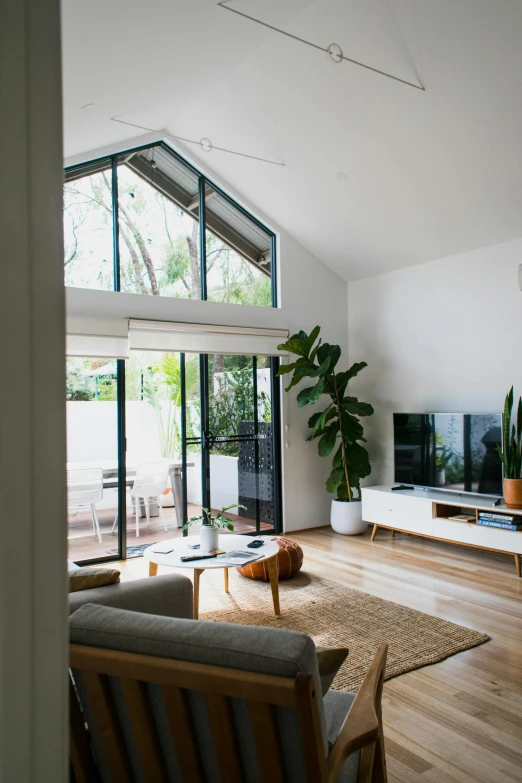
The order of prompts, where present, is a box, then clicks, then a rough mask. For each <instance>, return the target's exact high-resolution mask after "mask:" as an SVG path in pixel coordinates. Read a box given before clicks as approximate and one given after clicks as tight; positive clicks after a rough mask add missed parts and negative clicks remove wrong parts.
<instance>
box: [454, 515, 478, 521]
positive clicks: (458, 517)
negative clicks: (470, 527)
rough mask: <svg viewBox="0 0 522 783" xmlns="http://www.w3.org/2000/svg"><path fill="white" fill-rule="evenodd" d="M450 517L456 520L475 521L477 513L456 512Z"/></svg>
mask: <svg viewBox="0 0 522 783" xmlns="http://www.w3.org/2000/svg"><path fill="white" fill-rule="evenodd" d="M448 519H452V520H453V521H454V522H475V514H455V515H454V516H452V517H448Z"/></svg>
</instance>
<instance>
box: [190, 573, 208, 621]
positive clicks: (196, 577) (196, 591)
mask: <svg viewBox="0 0 522 783" xmlns="http://www.w3.org/2000/svg"><path fill="white" fill-rule="evenodd" d="M204 570H205V569H204V568H195V569H194V604H193V610H192V614H193V617H194V620H198V619H199V578H200V576H201V574H202V573H203V571H204Z"/></svg>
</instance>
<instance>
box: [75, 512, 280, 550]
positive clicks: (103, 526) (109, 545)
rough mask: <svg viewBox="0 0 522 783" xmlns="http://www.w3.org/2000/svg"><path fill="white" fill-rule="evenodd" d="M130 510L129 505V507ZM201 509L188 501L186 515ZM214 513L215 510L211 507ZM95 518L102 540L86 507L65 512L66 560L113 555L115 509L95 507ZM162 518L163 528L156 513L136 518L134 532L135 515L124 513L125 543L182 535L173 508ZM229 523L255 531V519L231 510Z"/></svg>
mask: <svg viewBox="0 0 522 783" xmlns="http://www.w3.org/2000/svg"><path fill="white" fill-rule="evenodd" d="M129 512H130V509H129ZM200 513H201V508H200V507H199V506H196V505H192V504H190V503H189V505H188V509H187V516H188V517H189V518H190V517H193V516H197V515H198V514H200ZM213 513H215V510H213ZM97 515H98V519H99V521H100V531H101V536H102V543H101V544H100V542H99V541H98V538H97V536H96V535H95V534H94V533H93V529H92V521H91V514H90V511H83V510H82V511H78V512H73V513H69V520H68V540H69V554H68V557H69V559H70V560H74V561H75V562H76V561H81V560H94V559H98V558H103V557H107V556H109V555H116V554H117V551H110V550H117V547H118V530H117V529H116V530H115V531H114V533H112V532H111V529H112V525H113V522H114V517H115V515H116V509H113V508H107V509H99V510H98V511H97ZM163 515H164V521H165V522H166V523H167V532H165V529H164V527H163V521H162V520H161V518H160V517H151V520H150V523H149V525H148V526H147V524H146V519H145V518H140V535H139V538H138V537H137V536H136V517H135V516H134V514H131V513H128V517H127V546H128V547H131V546H136V545H140V544H146V545H151V544H155V543H157V542H159V541H166V540H167V539H169V538H178V537H179V536H181V535H182V532H181V528H180V527H178V526H177V520H176V510H175V509H174V508H164V509H163ZM227 516H228V517H230V519H231V521H232V523H233V525H234V533H240V534H241V533H244V534H247V535H256V523H255V520H250V519H247V518H245V517H239V516H236V515H235V514H228V513H227ZM271 530H272V528H271V526H270V525H268V524H266V523H265V522H261V531H260V532H261V533H264V532H268V531H271ZM198 531H199V525H194V526H193V527H192V528H191V530H190V534H192V535H194V534H197V533H198Z"/></svg>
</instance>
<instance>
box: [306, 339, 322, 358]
mask: <svg viewBox="0 0 522 783" xmlns="http://www.w3.org/2000/svg"><path fill="white" fill-rule="evenodd" d="M321 343H322V340H321V339H320V338H319V342H318V343H317V345H316V346H315V348H314V349H313V351H312V353H311V354H310V357H309V358H310V361H311V362H315V357H316V356H317V352H318V350H319V348H320V347H321Z"/></svg>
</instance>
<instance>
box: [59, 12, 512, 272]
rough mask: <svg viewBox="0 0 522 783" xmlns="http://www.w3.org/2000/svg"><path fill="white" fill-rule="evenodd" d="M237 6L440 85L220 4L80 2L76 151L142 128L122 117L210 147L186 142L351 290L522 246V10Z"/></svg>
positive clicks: (66, 60)
mask: <svg viewBox="0 0 522 783" xmlns="http://www.w3.org/2000/svg"><path fill="white" fill-rule="evenodd" d="M228 5H229V6H230V8H233V9H236V10H238V11H241V12H242V13H244V14H247V15H249V16H253V17H256V18H257V19H261V20H263V21H264V22H266V23H267V24H270V25H272V26H274V27H277V28H280V29H283V30H285V31H287V32H288V33H290V34H292V35H295V36H298V37H300V38H303V39H305V40H308V41H310V42H311V43H314V44H316V45H318V46H320V47H323V48H326V47H328V45H329V44H331V43H333V42H335V43H337V44H338V45H339V46H340V47H341V48H342V50H343V52H344V55H345V56H346V57H349V58H351V59H354V60H358V61H360V62H363V63H365V64H367V65H369V66H371V67H373V68H376V69H379V70H383V71H386V72H388V73H390V74H392V75H394V76H397V77H399V78H401V79H404V80H407V81H410V82H412V83H415V84H422V85H424V87H425V92H423V91H422V90H418V89H415V88H413V87H410V86H407V85H405V84H402V83H401V82H398V81H395V80H391V79H388V78H386V77H384V76H382V75H379V74H377V73H375V72H373V71H370V70H367V69H363V68H361V67H358V66H356V65H353V64H351V63H349V62H342V63H341V64H338V65H336V64H334V63H333V62H332V61H331V59H330V58H329V57H328V55H327V54H326V53H325V52H323V51H320V50H318V49H316V48H313V47H310V46H307V45H306V44H304V43H302V42H299V41H296V40H294V39H293V38H290V37H288V36H284V35H281V34H280V33H278V32H275V31H273V30H270V29H268V28H267V27H264V26H261V25H259V24H256V23H255V22H252V21H250V20H248V19H245V18H244V17H242V16H239V15H237V14H234V13H231V12H230V11H227V10H224V9H223V8H221V7H219V6H218V5H217V3H216V2H215V0H190V1H189V0H184V1H183V0H168V1H167V0H147V2H146V3H144V2H141V1H140V0H111V2H106V0H88V1H87V0H67V2H65V3H63V67H64V124H65V154H66V155H67V156H69V155H74V154H76V153H82V152H85V151H86V150H90V149H94V148H97V147H100V146H102V145H106V144H110V143H112V142H116V141H120V140H122V139H125V138H131V137H134V136H136V135H137V134H138V133H139V132H140V131H138V130H137V129H136V128H134V127H130V126H127V125H122V124H119V123H116V122H114V121H113V120H111V118H112V117H118V118H120V119H121V120H124V121H126V122H129V123H134V124H136V125H139V126H143V127H146V128H151V129H155V130H158V129H160V128H166V129H168V130H169V131H170V133H172V134H175V135H177V136H182V137H184V138H185V139H191V140H195V141H197V140H199V139H201V138H202V137H205V138H208V139H210V140H211V141H212V144H213V145H214V149H213V150H212V151H211V152H209V153H205V152H204V151H203V150H202V149H201V148H200V147H199V146H197V145H191V144H190V143H187V142H185V143H186V144H187V146H188V147H189V148H190V150H191V152H193V153H194V155H195V156H196V157H199V158H201V160H202V161H204V163H205V164H207V165H209V166H210V167H211V168H212V169H213V170H214V171H215V172H217V174H218V175H220V176H221V177H222V178H223V180H224V181H226V182H229V183H230V184H231V185H233V186H234V187H235V188H236V189H237V190H238V191H239V192H240V193H243V194H244V196H245V197H246V198H247V199H249V200H250V201H251V202H252V203H253V204H256V205H258V206H259V208H260V209H261V210H262V211H263V212H264V213H265V214H266V215H267V216H268V217H269V218H271V219H273V220H274V221H275V222H276V223H277V224H278V225H280V226H281V227H283V228H284V229H285V230H287V231H288V232H289V233H290V234H292V235H293V236H294V237H295V238H296V239H298V240H299V241H300V242H301V243H302V244H303V245H305V246H306V247H307V248H309V249H310V250H311V251H312V252H313V253H314V254H315V255H316V256H317V257H318V258H320V259H321V260H322V261H324V262H325V263H327V264H328V265H329V266H331V267H332V268H333V269H335V270H336V271H337V272H338V273H339V274H340V275H342V276H343V277H344V278H345V279H347V280H353V279H357V278H361V277H366V276H369V275H373V274H378V273H380V272H383V271H388V270H391V269H397V268H399V267H403V266H408V265H412V264H417V263H422V262H424V261H428V260H431V259H435V258H441V257H444V256H449V255H452V254H455V253H459V252H463V251H466V250H471V249H473V248H476V247H481V246H485V245H490V244H495V243H498V242H502V241H505V240H509V239H513V238H515V237H518V236H522V143H521V140H522V46H521V45H520V41H521V39H522V2H518V1H517V0H232V1H231V2H229V3H228ZM88 104H94V105H92V106H90V107H89V108H83V107H85V106H86V105H88ZM215 147H223V148H226V149H228V150H231V151H233V152H241V153H244V154H246V155H249V156H253V157H256V158H264V159H266V160H268V161H272V162H271V163H270V162H262V161H258V160H254V159H253V158H251V157H244V156H243V155H234V154H230V153H227V152H223V151H220V150H217V149H215ZM277 164H284V165H277Z"/></svg>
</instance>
